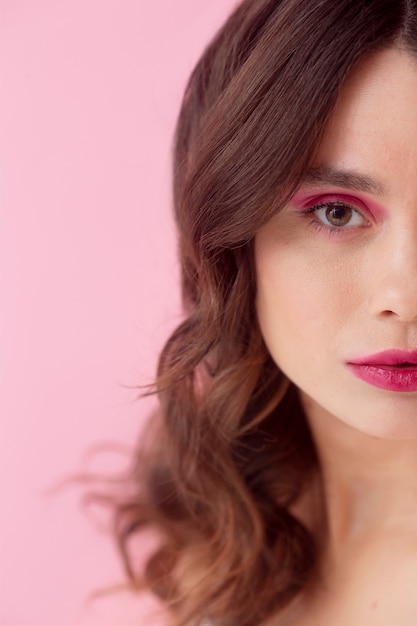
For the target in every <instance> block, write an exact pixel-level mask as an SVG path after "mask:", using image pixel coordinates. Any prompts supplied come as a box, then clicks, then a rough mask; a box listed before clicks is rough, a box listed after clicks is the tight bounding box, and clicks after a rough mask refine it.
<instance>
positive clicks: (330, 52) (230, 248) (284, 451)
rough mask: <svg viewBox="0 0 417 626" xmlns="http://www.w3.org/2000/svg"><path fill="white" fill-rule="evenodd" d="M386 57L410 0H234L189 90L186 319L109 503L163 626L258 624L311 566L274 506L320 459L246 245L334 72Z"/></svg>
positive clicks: (301, 534) (413, 44)
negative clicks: (273, 339)
mask: <svg viewBox="0 0 417 626" xmlns="http://www.w3.org/2000/svg"><path fill="white" fill-rule="evenodd" d="M391 46H397V47H402V48H404V49H406V50H409V51H411V52H413V53H415V52H416V49H417V2H415V1H414V0H337V1H335V0H244V1H243V2H242V3H241V4H240V5H239V6H238V7H237V8H236V9H235V11H234V12H233V13H232V15H231V16H230V17H229V19H228V20H227V21H226V23H225V24H224V26H223V27H222V28H221V30H220V31H219V32H218V34H217V35H216V36H215V38H214V39H213V41H212V42H211V43H210V45H209V46H208V47H207V48H206V50H205V52H204V54H203V55H202V57H201V59H200V60H199V62H198V64H197V66H196V67H195V69H194V71H193V73H192V75H191V77H190V80H189V83H188V85H187V88H186V91H185V95H184V99H183V103H182V108H181V112H180V115H179V120H178V125H177V129H176V135H175V150H174V208H175V219H176V224H177V228H178V242H179V258H180V265H181V277H182V294H183V301H184V320H183V321H182V323H181V324H180V325H179V326H178V327H177V328H176V330H175V331H174V332H173V334H172V335H171V337H170V338H169V339H168V341H167V343H166V345H165V347H164V348H163V351H162V353H161V355H160V360H159V365H158V371H157V376H156V381H155V385H154V387H153V389H152V392H154V393H156V394H157V397H158V400H159V410H158V414H157V415H156V416H155V418H154V422H153V426H155V428H154V432H153V437H152V440H151V442H150V445H148V446H147V447H146V450H145V447H144V445H143V444H142V446H138V447H137V449H136V450H135V453H134V456H133V458H132V460H131V467H130V471H129V475H128V479H127V483H126V484H128V485H129V494H128V493H127V490H126V493H125V495H124V499H123V498H120V497H119V498H114V499H112V498H109V500H108V504H109V505H110V506H111V507H112V512H113V519H114V531H113V532H114V536H115V538H116V540H117V542H118V546H119V550H120V554H121V556H122V559H123V563H124V565H125V569H126V574H127V576H128V578H129V581H130V584H129V587H130V588H131V589H135V590H140V589H151V590H152V591H154V592H155V593H156V594H157V595H158V596H159V597H160V598H162V600H163V601H164V602H166V604H167V606H168V607H169V608H170V611H171V614H172V616H173V617H172V619H173V624H175V625H176V626H188V625H189V624H192V625H193V626H196V625H198V624H199V623H201V621H202V620H203V618H209V619H210V620H211V621H212V624H213V625H214V626H220V625H221V626H226V625H227V626H258V625H259V624H260V623H262V622H263V621H264V620H267V619H268V618H269V617H271V616H272V615H275V614H278V615H279V612H280V611H282V610H283V609H284V608H285V607H287V606H288V605H289V604H290V603H291V601H292V600H294V599H295V598H296V597H297V596H299V594H300V593H301V592H302V590H303V589H304V588H305V587H306V585H307V584H308V582H309V580H311V577H312V576H314V572H315V571H316V570H315V567H316V564H317V556H318V549H317V546H316V545H315V542H314V539H313V537H312V534H311V533H310V532H309V530H308V529H307V528H306V527H305V525H303V524H302V523H301V522H300V521H299V520H298V519H297V518H296V517H295V516H294V515H292V514H291V512H290V510H289V509H290V506H291V505H292V504H293V503H295V502H296V501H297V498H299V496H300V494H301V493H302V491H303V489H304V488H305V486H306V485H307V484H308V481H309V479H311V476H313V475H314V474H315V473H317V472H319V471H320V467H319V461H318V457H317V454H316V450H315V446H314V442H313V439H312V437H311V434H310V431H309V428H308V425H307V422H306V419H305V415H304V413H303V410H302V408H301V404H300V402H299V398H298V394H297V389H296V388H295V387H294V385H293V384H292V383H291V382H289V381H288V380H287V379H286V378H285V376H283V374H282V373H281V372H280V370H279V368H278V366H277V365H276V364H275V363H274V362H273V361H272V359H271V357H270V355H269V353H268V351H267V348H266V346H265V344H264V341H263V338H262V335H261V332H260V329H259V325H258V322H257V316H256V310H255V296H256V281H255V272H254V267H253V253H252V252H253V251H252V245H253V240H254V237H255V235H256V233H257V232H258V230H259V229H260V228H261V227H262V226H263V225H264V224H266V223H267V222H268V220H269V219H270V218H271V217H272V216H273V215H274V214H276V213H277V211H279V210H280V209H281V208H282V207H283V206H284V205H285V204H286V203H287V202H288V200H289V198H290V197H291V195H292V194H293V193H294V191H295V190H296V188H297V185H299V182H300V180H301V177H302V175H303V173H304V172H305V170H306V168H307V167H308V166H309V164H310V163H311V161H312V159H313V158H314V154H315V150H316V149H317V146H318V145H319V143H320V139H321V136H322V133H323V131H324V129H325V126H326V121H327V120H328V118H329V115H330V113H331V111H332V109H333V107H334V104H335V102H336V99H337V97H338V93H339V91H340V88H341V86H342V85H343V83H344V81H345V79H346V78H347V76H348V75H349V74H350V72H351V71H352V69H353V68H354V67H355V66H356V65H357V64H358V63H359V61H360V60H361V59H363V58H365V57H366V56H367V55H369V54H371V53H373V52H375V51H377V50H380V49H383V48H388V47H391ZM299 356H300V358H302V355H301V354H300V355H299ZM101 499H102V500H103V498H101ZM147 527H148V528H152V529H155V530H156V531H157V533H158V537H159V544H158V546H157V547H156V548H155V550H154V552H153V553H152V554H151V556H150V557H149V558H148V559H147V561H146V566H145V568H144V571H143V572H140V573H137V572H135V571H134V561H135V554H134V553H133V552H132V551H130V550H129V547H128V542H129V541H130V539H131V538H132V537H133V536H136V534H137V533H139V534H140V531H142V530H144V529H145V528H147Z"/></svg>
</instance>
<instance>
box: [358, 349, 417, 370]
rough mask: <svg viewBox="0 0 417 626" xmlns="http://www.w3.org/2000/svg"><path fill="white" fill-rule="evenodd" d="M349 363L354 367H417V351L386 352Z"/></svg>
mask: <svg viewBox="0 0 417 626" xmlns="http://www.w3.org/2000/svg"><path fill="white" fill-rule="evenodd" d="M349 363H350V364H352V365H392V366H395V365H403V364H410V365H417V350H411V351H408V350H384V351H383V352H377V353H376V354H370V355H369V356H365V357H361V358H359V359H351V360H350V361H349Z"/></svg>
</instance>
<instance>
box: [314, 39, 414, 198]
mask: <svg viewBox="0 0 417 626" xmlns="http://www.w3.org/2000/svg"><path fill="white" fill-rule="evenodd" d="M316 160H317V161H318V162H319V163H320V164H321V163H324V164H328V165H332V166H337V167H340V168H344V169H354V170H356V171H361V172H363V173H365V174H368V175H369V176H372V177H373V178H375V179H378V180H381V179H385V178H386V177H388V179H389V178H390V177H392V178H393V180H392V181H391V183H393V184H395V183H396V184H399V183H400V179H401V180H402V182H404V180H405V179H406V178H407V177H410V176H411V177H412V178H413V182H414V184H415V187H416V196H417V60H416V58H415V57H414V56H412V55H411V54H410V53H408V52H405V51H403V50H399V49H397V48H392V49H388V50H383V51H380V52H377V53H374V54H373V55H372V56H370V57H368V58H367V59H366V60H364V61H362V62H361V63H360V65H358V66H357V67H356V68H355V69H354V70H353V72H352V74H351V75H350V76H349V77H348V79H347V81H346V82H345V84H344V86H343V88H342V90H341V93H340V95H339V98H338V100H337V103H336V106H335V108H334V110H333V112H332V115H331V117H330V119H329V122H328V125H327V127H326V129H325V132H324V135H323V140H322V142H321V144H320V146H319V148H318V153H317V155H316ZM397 178H398V180H396V179H397ZM388 182H390V181H389V180H388Z"/></svg>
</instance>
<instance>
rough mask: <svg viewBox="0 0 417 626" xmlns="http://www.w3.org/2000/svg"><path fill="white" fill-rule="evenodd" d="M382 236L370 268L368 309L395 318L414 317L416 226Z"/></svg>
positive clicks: (410, 319) (416, 303)
mask: <svg viewBox="0 0 417 626" xmlns="http://www.w3.org/2000/svg"><path fill="white" fill-rule="evenodd" d="M413 230H414V232H413V231H412V230H411V229H410V228H408V229H407V230H403V231H402V232H401V233H399V234H395V233H391V234H390V235H388V236H386V237H385V238H384V239H383V240H381V242H380V245H379V247H378V250H377V251H376V254H375V256H374V255H372V256H373V260H372V265H373V267H372V268H369V270H370V272H369V278H370V290H369V299H368V308H369V312H370V313H371V314H372V315H373V316H376V317H380V318H387V317H391V318H392V319H395V320H397V321H402V322H414V321H417V229H413Z"/></svg>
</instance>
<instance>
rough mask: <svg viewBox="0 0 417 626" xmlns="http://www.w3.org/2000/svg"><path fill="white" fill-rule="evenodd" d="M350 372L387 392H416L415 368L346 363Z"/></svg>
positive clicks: (416, 373) (416, 368)
mask: <svg viewBox="0 0 417 626" xmlns="http://www.w3.org/2000/svg"><path fill="white" fill-rule="evenodd" d="M348 367H349V369H350V371H351V372H352V373H353V374H354V375H355V376H356V377H357V378H360V379H361V380H363V381H365V382H366V383H369V384H370V385H373V386H374V387H378V388H379V389H386V390H387V391H417V366H416V367H415V369H413V368H407V369H405V368H404V369H399V368H397V367H389V366H387V365H357V364H355V363H348Z"/></svg>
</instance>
